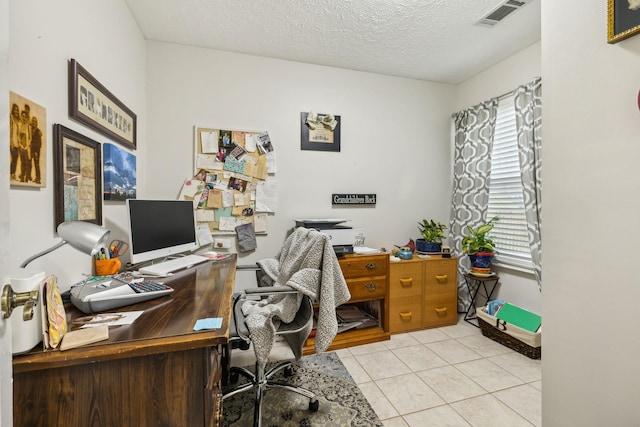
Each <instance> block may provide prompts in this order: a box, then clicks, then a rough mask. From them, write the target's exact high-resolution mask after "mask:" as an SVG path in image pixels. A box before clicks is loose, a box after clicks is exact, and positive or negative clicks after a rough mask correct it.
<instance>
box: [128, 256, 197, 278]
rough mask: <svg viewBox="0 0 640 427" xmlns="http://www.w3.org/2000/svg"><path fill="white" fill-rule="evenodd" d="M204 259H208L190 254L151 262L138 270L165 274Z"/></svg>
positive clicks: (146, 272)
mask: <svg viewBox="0 0 640 427" xmlns="http://www.w3.org/2000/svg"><path fill="white" fill-rule="evenodd" d="M205 261H209V258H207V257H204V256H201V255H193V254H192V255H186V256H183V257H179V258H175V259H171V260H169V261H163V262H159V263H157V264H151V265H149V266H147V267H142V268H140V269H139V270H138V271H139V272H140V273H142V274H149V275H153V276H167V275H168V274H169V273H173V272H174V271H178V270H182V269H183V268H189V267H193V266H194V265H196V264H201V263H203V262H205Z"/></svg>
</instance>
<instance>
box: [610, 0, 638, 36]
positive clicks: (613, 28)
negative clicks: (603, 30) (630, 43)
mask: <svg viewBox="0 0 640 427" xmlns="http://www.w3.org/2000/svg"><path fill="white" fill-rule="evenodd" d="M639 32H640V0H608V5H607V41H608V42H609V43H618V42H619V41H621V40H624V39H626V38H629V37H631V36H633V35H636V34H638V33H639Z"/></svg>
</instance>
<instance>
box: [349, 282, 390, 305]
mask: <svg viewBox="0 0 640 427" xmlns="http://www.w3.org/2000/svg"><path fill="white" fill-rule="evenodd" d="M347 286H348V287H349V292H350V293H351V300H350V301H356V300H369V299H376V298H384V297H385V296H386V295H387V289H386V288H387V282H386V278H385V277H363V278H361V279H349V280H347Z"/></svg>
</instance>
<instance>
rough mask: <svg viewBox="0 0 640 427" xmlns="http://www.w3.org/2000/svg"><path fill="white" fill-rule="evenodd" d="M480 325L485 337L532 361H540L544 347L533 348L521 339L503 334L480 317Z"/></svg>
mask: <svg viewBox="0 0 640 427" xmlns="http://www.w3.org/2000/svg"><path fill="white" fill-rule="evenodd" d="M478 324H479V325H480V330H481V331H482V335H484V336H485V337H487V338H491V339H492V340H494V341H496V342H498V343H500V344H502V345H504V346H505V347H509V348H510V349H512V350H515V351H517V352H518V353H520V354H524V355H525V356H527V357H529V358H531V359H540V356H541V353H542V351H541V349H542V347H531V346H530V345H529V344H527V343H524V342H522V341H520V340H519V339H517V338H514V337H512V336H511V335H509V334H507V333H505V332H502V331H501V330H500V329H498V328H496V327H494V326H492V325H490V324H489V323H487V322H485V321H484V320H483V319H482V318H481V317H478Z"/></svg>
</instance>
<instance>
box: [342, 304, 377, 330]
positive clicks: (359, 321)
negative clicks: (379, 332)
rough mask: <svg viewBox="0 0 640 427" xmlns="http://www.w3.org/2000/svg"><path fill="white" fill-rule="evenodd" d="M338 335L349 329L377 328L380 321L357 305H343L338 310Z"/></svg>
mask: <svg viewBox="0 0 640 427" xmlns="http://www.w3.org/2000/svg"><path fill="white" fill-rule="evenodd" d="M336 317H337V319H338V333H340V332H344V331H347V330H349V329H362V328H368V327H370V326H376V325H377V324H378V319H376V318H375V316H372V315H371V314H369V313H367V312H366V311H363V310H361V309H360V308H358V307H357V306H355V305H341V306H340V307H338V308H337V309H336Z"/></svg>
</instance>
